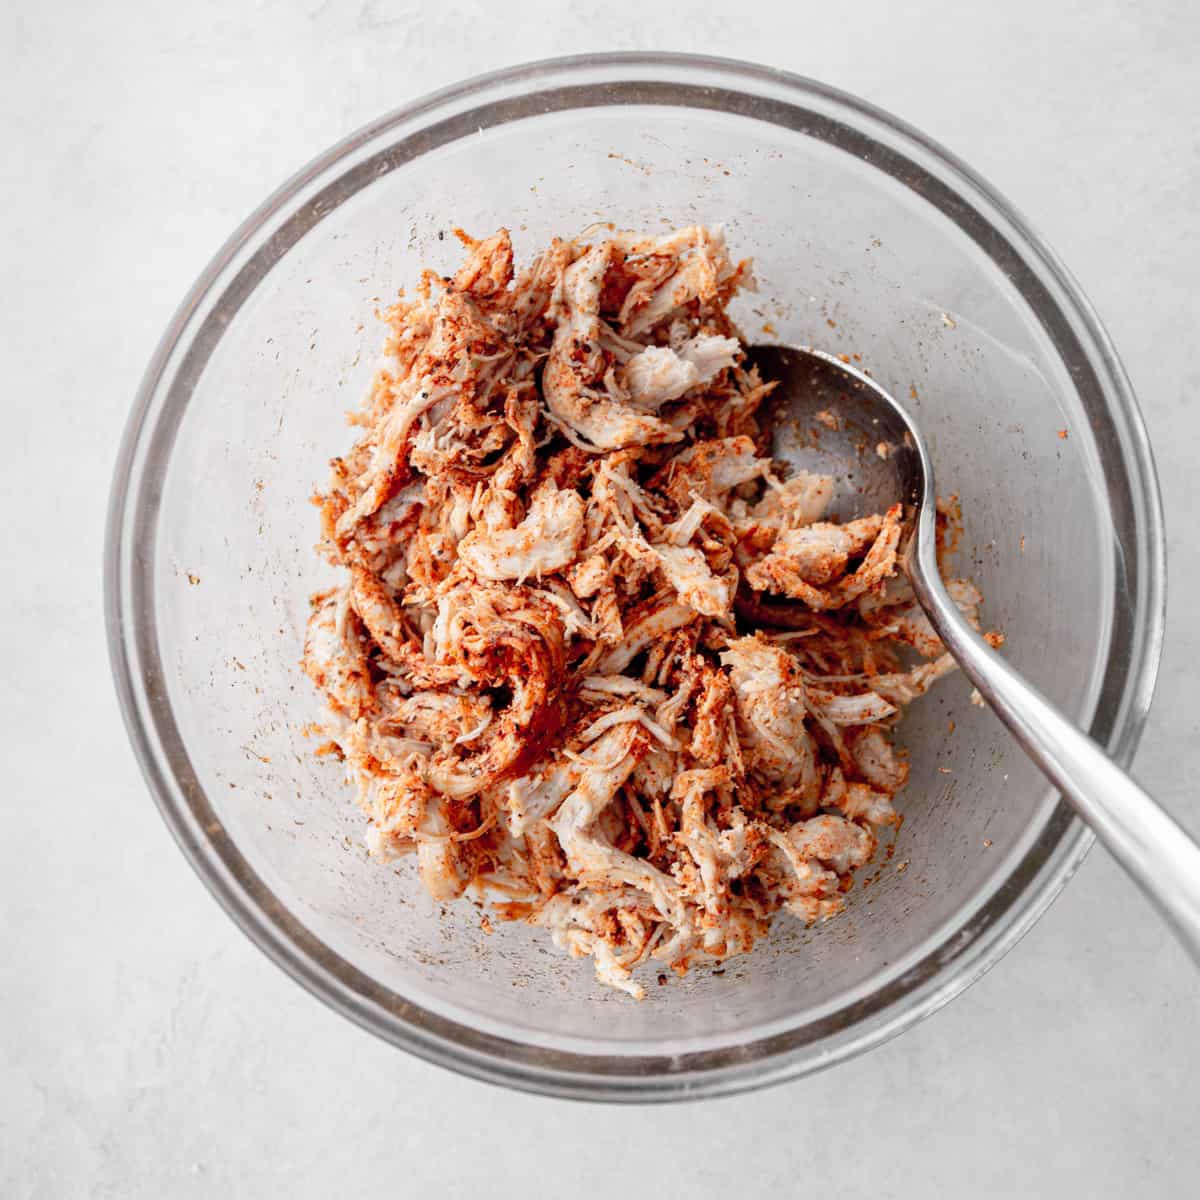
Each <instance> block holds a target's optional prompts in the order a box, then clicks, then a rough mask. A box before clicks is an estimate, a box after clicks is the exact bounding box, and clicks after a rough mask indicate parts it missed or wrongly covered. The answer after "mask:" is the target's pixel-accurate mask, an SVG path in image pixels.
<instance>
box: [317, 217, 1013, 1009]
mask: <svg viewBox="0 0 1200 1200" xmlns="http://www.w3.org/2000/svg"><path fill="white" fill-rule="evenodd" d="M459 236H460V238H461V239H462V241H463V242H464V244H465V246H466V248H467V255H466V261H465V262H464V264H463V266H462V267H461V268H460V269H459V271H458V272H457V273H456V274H455V275H453V276H448V277H445V278H443V279H441V280H440V281H437V277H435V276H433V275H432V274H431V273H427V275H426V277H425V281H424V282H423V284H422V288H421V290H420V292H419V294H418V297H417V298H416V299H411V300H410V299H404V298H402V299H401V300H400V301H399V302H398V303H397V304H396V305H395V306H393V307H392V308H391V309H390V310H389V311H388V312H387V314H386V320H387V323H388V329H389V335H388V338H387V344H386V346H385V352H384V357H383V363H384V365H383V367H382V368H381V369H380V371H379V373H378V375H377V378H376V379H375V381H374V383H373V385H372V388H371V390H370V394H369V396H368V398H367V401H366V403H365V405H364V409H363V411H362V413H361V414H358V415H356V416H355V417H354V423H355V424H356V425H358V426H361V427H362V428H363V429H364V430H365V432H364V433H363V435H362V437H361V440H360V441H359V442H358V443H357V444H356V445H355V446H354V447H353V448H352V449H351V450H350V451H349V452H348V453H346V454H345V455H344V456H342V457H340V458H337V459H335V460H334V461H333V463H332V469H331V475H330V482H329V484H328V487H327V489H326V491H325V492H324V493H323V494H321V495H318V496H317V497H316V498H315V503H317V505H318V506H319V508H320V510H321V521H320V527H321V541H320V544H319V549H320V550H321V552H322V553H323V554H324V556H325V557H326V558H327V559H328V560H329V561H330V562H331V563H332V564H333V565H334V566H336V567H338V568H342V569H344V571H345V576H344V582H342V583H341V584H339V585H337V586H335V587H333V588H331V589H329V590H327V591H325V592H322V593H321V594H319V595H317V596H315V597H313V601H312V615H311V617H310V620H309V626H308V632H307V636H306V638H305V645H304V657H303V666H304V669H305V671H306V673H307V674H308V675H309V677H310V678H311V680H312V681H313V683H314V684H315V686H316V687H317V688H318V689H319V690H320V692H321V693H322V694H323V696H324V699H325V702H326V705H327V719H326V723H325V730H326V732H327V734H328V737H329V738H330V740H331V742H332V743H333V745H334V746H336V748H337V750H338V751H339V752H340V757H341V759H342V760H343V762H344V765H345V769H346V772H347V776H348V779H349V780H350V782H351V783H352V784H353V785H354V786H355V788H356V789H357V792H358V796H359V801H360V804H361V806H362V808H363V811H364V813H365V814H366V816H367V818H368V820H369V835H368V838H367V842H368V845H369V847H370V849H371V852H372V854H373V855H374V856H376V857H377V858H380V859H383V860H385V861H390V860H391V859H393V858H396V857H397V856H400V855H405V854H410V853H411V854H412V855H413V858H414V859H415V863H416V870H417V872H418V874H419V876H420V878H421V880H422V882H423V883H424V885H425V886H426V887H427V888H428V890H429V891H430V893H431V894H432V895H433V896H435V897H436V898H438V899H443V900H450V899H453V898H455V897H457V896H460V895H462V894H463V893H464V892H466V891H474V892H476V893H478V894H479V895H480V896H481V897H483V898H487V899H490V900H491V901H492V904H493V907H494V909H495V912H496V913H497V914H498V915H499V916H501V917H504V918H508V919H522V920H525V921H527V922H529V923H530V924H532V925H534V926H538V927H540V928H542V929H544V930H546V932H547V933H548V935H549V936H550V938H551V939H552V940H553V942H554V943H555V944H556V945H557V946H559V947H561V948H562V949H563V950H565V951H566V952H567V953H569V954H571V955H573V956H586V957H590V958H591V959H592V960H593V963H594V966H595V971H596V975H597V978H598V979H599V980H600V981H601V982H602V983H605V984H607V985H610V986H612V987H615V988H618V989H620V990H622V991H624V992H627V993H628V994H629V995H631V996H634V997H637V998H641V997H642V996H643V995H644V987H643V985H642V983H641V982H639V980H638V978H637V974H636V973H637V971H638V969H639V968H641V967H643V966H644V965H645V964H647V963H649V962H651V961H655V962H661V963H665V964H666V965H668V966H669V967H671V968H672V969H673V970H674V971H675V972H676V973H678V974H683V973H685V972H686V971H687V970H688V969H689V968H690V967H691V966H692V965H694V964H696V963H701V962H717V961H720V960H723V959H725V958H728V957H730V956H732V955H736V954H743V953H746V952H748V951H749V950H750V949H751V947H752V946H753V945H754V943H755V941H756V940H757V939H758V938H760V937H762V936H763V935H764V934H765V933H766V932H767V930H768V928H769V925H770V922H771V919H772V917H773V915H774V914H775V913H776V912H778V911H779V910H780V909H786V910H787V911H788V912H790V913H792V914H795V915H796V916H798V917H800V918H801V919H802V920H804V921H807V922H812V921H816V920H819V919H824V918H826V917H829V916H832V915H833V914H834V913H836V912H838V911H839V910H840V909H841V907H842V906H843V903H844V898H843V897H844V893H845V892H846V890H847V889H848V888H849V887H850V885H851V883H852V880H853V876H854V872H855V871H856V870H858V869H859V868H861V867H862V866H864V864H866V863H867V862H869V861H870V859H871V857H872V855H873V854H874V853H875V849H876V844H877V839H878V836H879V831H880V830H881V829H883V828H885V827H888V826H895V825H896V824H897V823H898V822H899V816H898V814H897V812H896V808H895V798H896V795H897V793H898V792H899V791H900V790H901V789H902V788H903V787H904V785H905V782H906V780H907V776H908V766H907V762H906V761H905V758H904V756H903V755H902V754H901V753H898V752H897V750H896V748H895V746H894V744H893V740H892V728H893V726H894V725H895V723H896V721H897V720H898V719H899V717H900V715H901V711H902V709H903V707H904V706H905V705H907V704H908V703H909V702H911V701H912V700H913V699H914V698H916V697H917V696H919V695H921V694H922V693H923V692H925V691H926V690H927V689H928V688H929V687H930V686H932V684H933V683H934V682H935V681H936V680H937V679H939V678H941V677H942V676H943V675H945V674H946V673H947V672H948V671H949V670H950V669H952V667H953V660H952V659H950V657H949V656H948V655H947V654H946V653H945V652H944V648H943V647H942V645H941V643H940V641H939V640H938V638H937V636H936V634H935V633H934V631H933V629H932V627H931V626H930V625H929V622H928V620H927V619H926V618H925V617H924V614H923V613H922V612H921V609H920V607H919V606H918V605H917V604H916V601H915V599H914V596H913V593H912V589H911V587H910V586H909V585H908V581H907V579H906V578H905V576H904V574H903V556H904V546H905V542H906V540H907V538H908V537H909V536H910V529H909V525H908V521H907V517H906V514H905V513H904V511H903V510H902V509H901V508H900V507H899V506H897V507H895V508H893V509H891V510H889V511H888V512H886V513H877V514H870V515H867V516H864V517H862V518H860V519H858V520H854V521H850V522H848V523H845V524H839V523H838V522H836V521H833V520H831V519H829V518H828V517H827V512H828V509H829V506H830V502H831V499H832V496H833V485H832V480H830V479H829V478H828V477H825V476H820V475H813V474H806V473H804V472H796V473H794V474H792V475H791V476H790V477H781V476H782V472H781V470H780V465H779V464H777V463H775V462H774V461H773V460H772V459H771V458H770V455H769V438H768V437H767V435H766V431H765V430H764V428H763V427H761V426H760V424H759V422H758V420H757V418H756V415H755V413H756V409H757V408H758V406H759V404H760V403H761V401H762V400H763V398H764V397H765V396H766V395H767V394H768V393H769V391H770V390H771V387H772V384H771V383H770V382H769V381H763V380H762V379H760V378H759V376H758V373H757V371H756V369H755V368H754V367H753V366H752V365H750V364H749V363H748V362H747V361H746V358H745V355H744V353H743V349H742V343H741V341H740V340H739V335H738V331H737V329H736V327H735V326H734V324H733V322H732V321H731V320H730V317H729V316H728V314H727V311H726V306H727V305H728V303H729V301H730V300H731V299H732V297H733V296H734V294H735V293H736V292H737V290H738V289H739V288H740V287H743V286H748V285H749V283H750V272H749V265H748V263H745V262H743V263H734V262H733V260H731V258H730V257H729V253H728V250H727V248H726V245H725V240H724V237H723V236H722V234H721V233H720V232H719V231H718V230H710V229H706V228H703V227H701V226H693V227H690V228H686V229H681V230H678V231H676V232H675V233H672V234H668V235H666V236H661V237H643V236H639V235H636V234H629V233H617V234H613V235H612V236H610V237H607V238H605V239H604V240H600V241H597V242H595V243H593V244H585V243H582V242H576V241H564V240H561V239H556V240H555V241H554V242H553V243H552V244H551V245H550V246H549V247H547V248H546V249H545V250H544V251H543V252H542V253H541V254H540V255H538V256H537V257H536V258H535V259H534V261H533V262H532V263H531V265H530V266H529V267H528V268H527V269H526V270H524V271H522V272H521V273H520V274H517V273H516V272H515V269H514V256H513V248H512V243H511V240H510V238H509V234H508V232H507V230H503V229H502V230H500V231H499V232H498V233H496V234H494V235H493V236H491V237H489V238H486V239H484V240H482V241H476V240H474V239H472V238H469V237H467V236H466V235H465V234H462V233H460V235H459ZM435 284H436V287H437V289H438V291H437V294H436V295H435V294H434V293H433V288H434V286H435ZM940 508H941V509H942V510H943V525H947V524H948V523H949V522H951V521H952V519H953V515H954V514H955V513H956V512H957V507H956V505H955V504H954V503H953V502H950V501H948V502H946V504H945V505H944V506H940ZM949 536H950V535H949V533H948V534H947V538H949ZM949 587H950V589H951V592H952V594H953V595H954V598H955V600H956V602H957V603H958V604H959V606H960V607H961V608H962V610H963V612H964V613H965V614H966V615H967V617H968V618H969V619H970V620H971V621H972V622H973V623H974V624H975V625H976V626H977V627H978V623H979V606H980V604H981V602H982V598H981V596H980V594H979V592H978V590H977V589H976V588H975V587H974V586H973V585H972V584H971V583H970V582H968V581H966V580H961V579H955V580H950V581H949ZM988 636H989V637H990V638H991V639H992V640H993V643H994V644H995V643H998V642H999V640H1000V639H999V636H998V635H995V634H990V635H988Z"/></svg>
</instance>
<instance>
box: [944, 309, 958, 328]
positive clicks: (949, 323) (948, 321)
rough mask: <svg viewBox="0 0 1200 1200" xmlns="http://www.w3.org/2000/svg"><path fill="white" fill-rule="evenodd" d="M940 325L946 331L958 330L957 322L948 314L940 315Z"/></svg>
mask: <svg viewBox="0 0 1200 1200" xmlns="http://www.w3.org/2000/svg"><path fill="white" fill-rule="evenodd" d="M942 324H943V325H945V327H946V328H947V329H957V328H958V322H957V321H956V320H955V319H954V318H953V317H952V316H951V315H950V314H949V313H945V312H944V313H942Z"/></svg>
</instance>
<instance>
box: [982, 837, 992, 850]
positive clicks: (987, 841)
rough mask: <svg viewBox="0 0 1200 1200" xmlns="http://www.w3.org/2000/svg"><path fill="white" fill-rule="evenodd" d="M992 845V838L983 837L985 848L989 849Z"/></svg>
mask: <svg viewBox="0 0 1200 1200" xmlns="http://www.w3.org/2000/svg"><path fill="white" fill-rule="evenodd" d="M991 845H992V839H991V838H984V839H983V848H984V849H985V850H988V849H990V848H991Z"/></svg>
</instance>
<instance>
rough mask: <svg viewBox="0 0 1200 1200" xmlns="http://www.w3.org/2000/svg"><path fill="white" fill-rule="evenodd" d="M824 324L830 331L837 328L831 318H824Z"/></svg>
mask: <svg viewBox="0 0 1200 1200" xmlns="http://www.w3.org/2000/svg"><path fill="white" fill-rule="evenodd" d="M825 324H826V325H828V326H829V328H830V329H836V328H837V322H836V321H835V320H834V319H833V318H832V317H826V318H825Z"/></svg>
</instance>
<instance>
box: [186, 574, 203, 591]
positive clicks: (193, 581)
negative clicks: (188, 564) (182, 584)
mask: <svg viewBox="0 0 1200 1200" xmlns="http://www.w3.org/2000/svg"><path fill="white" fill-rule="evenodd" d="M187 581H188V583H190V584H191V585H192V587H195V586H196V584H198V583H199V582H200V576H199V575H193V574H192V572H191V571H189V572H188V573H187Z"/></svg>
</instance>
